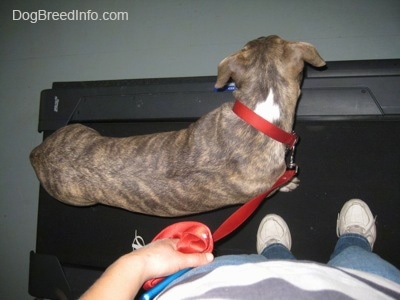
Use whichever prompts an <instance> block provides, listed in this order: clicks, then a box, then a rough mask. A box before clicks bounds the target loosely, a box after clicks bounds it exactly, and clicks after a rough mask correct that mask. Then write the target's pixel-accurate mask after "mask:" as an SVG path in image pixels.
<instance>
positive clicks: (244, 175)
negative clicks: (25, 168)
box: [30, 36, 325, 217]
mask: <svg viewBox="0 0 400 300" xmlns="http://www.w3.org/2000/svg"><path fill="white" fill-rule="evenodd" d="M304 62H308V63H310V64H312V65H314V66H317V67H319V66H323V65H324V64H325V62H324V61H323V60H322V58H321V57H320V56H319V54H318V53H317V51H316V49H315V48H314V47H313V46H312V45H310V44H307V43H301V42H287V41H284V40H282V39H281V38H279V37H277V36H269V37H262V38H259V39H256V40H253V41H250V42H249V43H247V44H246V45H245V47H244V48H243V49H242V50H240V51H238V52H235V53H233V54H232V55H230V56H228V57H227V58H225V59H224V60H223V61H222V62H221V63H220V64H219V66H218V77H217V82H216V84H215V87H217V88H220V87H222V86H224V85H225V84H226V83H227V82H228V80H229V79H230V78H232V79H233V81H234V82H235V83H236V86H237V90H236V91H235V92H234V96H235V97H236V98H237V99H240V100H241V101H242V102H243V103H244V104H246V105H247V106H248V107H250V108H251V109H254V108H255V106H256V104H257V103H259V102H262V101H265V99H266V98H267V96H268V93H269V90H270V89H271V88H272V90H273V91H274V101H275V103H276V104H278V105H279V108H280V116H281V117H280V118H279V119H278V120H277V121H276V122H275V123H276V125H277V126H279V127H281V128H282V129H284V130H286V131H291V129H292V126H293V121H294V115H295V108H296V104H297V99H298V96H299V94H300V83H301V78H302V70H303V67H304ZM232 105H233V103H225V104H223V105H221V106H220V107H219V108H217V109H215V110H214V111H212V112H210V113H208V114H206V115H204V116H203V117H201V118H200V119H199V120H198V121H197V122H195V123H193V124H191V125H190V126H189V127H188V128H186V129H183V130H179V131H173V132H165V133H156V134H150V135H144V136H132V137H126V138H113V137H104V136H101V135H100V134H99V133H98V132H97V131H95V130H93V129H91V128H89V127H86V126H83V125H80V124H73V125H68V126H65V127H63V128H61V129H59V130H57V131H56V132H55V133H54V134H52V135H51V136H49V137H48V138H47V139H45V141H44V142H43V143H42V144H41V145H39V146H38V147H36V148H35V149H34V150H33V151H32V153H31V155H30V159H31V163H32V165H33V167H34V169H35V172H36V174H37V176H38V178H39V180H40V182H41V184H42V186H43V187H44V188H45V189H46V191H47V192H48V193H49V194H50V195H51V196H53V197H54V198H56V199H58V200H60V201H62V202H64V203H68V204H73V205H79V206H85V205H93V204H96V203H102V204H105V205H110V206H116V207H120V208H123V209H126V210H130V211H134V212H140V213H144V214H150V215H158V216H169V217H171V216H181V215H189V214H193V213H199V212H205V211H210V210H214V209H217V208H220V207H223V206H227V205H233V204H239V203H245V202H246V201H248V200H249V199H251V198H252V197H254V196H255V195H257V194H259V193H261V192H264V191H265V190H267V189H268V188H270V187H271V186H272V185H273V184H274V182H275V181H276V180H277V178H278V177H279V176H280V175H281V174H282V173H283V172H284V170H285V167H286V164H285V159H284V157H285V146H284V145H283V144H281V143H279V142H277V141H274V140H272V139H271V138H269V137H267V136H265V135H264V134H262V133H260V132H258V131H257V130H255V129H253V128H252V127H251V126H249V125H248V124H246V123H245V122H243V121H242V120H241V119H239V118H238V117H237V116H236V115H235V114H234V113H233V112H232ZM295 186H297V185H296V184H292V187H291V188H295ZM291 188H289V189H291Z"/></svg>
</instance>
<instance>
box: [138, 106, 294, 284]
mask: <svg viewBox="0 0 400 300" xmlns="http://www.w3.org/2000/svg"><path fill="white" fill-rule="evenodd" d="M232 110H233V112H234V113H235V114H236V115H238V117H240V118H241V119H242V120H243V121H245V122H246V123H248V124H249V125H251V126H253V127H254V128H255V129H257V130H258V131H260V132H262V133H264V134H265V135H267V136H269V137H270V138H273V139H274V140H276V141H278V142H281V143H283V144H285V145H286V146H287V149H288V150H289V151H290V152H291V155H290V162H289V165H288V166H287V169H286V171H285V172H284V173H283V174H282V175H281V177H279V178H278V180H277V181H276V182H275V184H274V185H273V186H272V187H271V188H270V189H268V190H267V191H265V192H264V193H262V194H260V195H258V196H256V197H255V198H253V199H251V200H250V201H249V202H247V203H245V204H243V205H242V206H241V207H239V208H238V209H237V210H236V211H235V212H234V213H233V214H232V215H230V216H229V217H228V219H226V220H225V221H224V222H223V223H222V224H221V225H220V226H219V227H218V228H217V230H216V231H215V232H214V233H213V234H212V235H211V232H210V229H209V228H208V227H207V226H206V225H205V224H202V223H199V222H191V221H188V222H179V223H175V224H172V225H170V226H168V227H166V228H165V229H164V230H162V231H161V232H160V233H159V234H158V235H157V236H156V237H155V238H154V239H153V241H155V240H158V239H163V238H176V239H179V242H178V245H177V250H178V251H181V252H183V253H203V252H211V251H212V250H213V247H214V242H216V241H218V240H220V239H222V238H224V237H226V236H227V235H229V234H230V233H232V232H233V231H234V230H236V229H237V228H238V227H239V226H240V225H242V224H243V222H244V221H246V220H247V219H248V218H249V217H250V216H251V215H252V214H253V212H254V211H255V210H256V209H257V207H258V206H259V205H260V204H261V202H262V201H263V200H264V199H265V197H267V196H268V195H269V194H270V193H272V192H273V191H275V190H276V189H278V188H279V187H281V186H283V185H284V184H286V183H288V182H289V181H290V180H291V179H292V178H293V177H294V176H295V175H296V173H297V166H296V165H295V164H294V162H293V156H294V148H295V144H296V142H297V139H298V138H297V135H296V134H295V133H287V132H286V131H284V130H282V129H280V128H279V127H277V126H275V125H274V124H272V123H270V122H268V121H267V120H265V119H264V118H262V117H260V116H259V115H257V114H256V113H255V112H254V111H252V110H251V109H250V108H248V107H247V106H246V105H244V104H243V103H241V102H240V101H236V102H235V104H234V106H233V108H232ZM162 280H163V278H155V279H152V280H149V281H147V282H146V283H145V284H144V286H143V288H144V289H149V288H151V287H153V286H155V285H156V284H157V283H159V282H160V281H162Z"/></svg>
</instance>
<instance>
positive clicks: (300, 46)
mask: <svg viewBox="0 0 400 300" xmlns="http://www.w3.org/2000/svg"><path fill="white" fill-rule="evenodd" d="M304 62H306V63H309V64H311V65H313V66H315V67H322V66H324V65H325V62H324V60H323V59H322V58H321V56H320V55H319V54H318V52H317V50H316V49H315V47H314V46H312V45H311V44H308V43H304V42H288V41H285V40H283V39H281V38H280V37H278V36H276V35H273V36H268V37H260V38H258V39H255V40H253V41H250V42H248V43H247V44H246V45H245V46H244V48H243V49H241V50H239V51H237V52H235V53H233V54H231V55H230V56H228V57H226V58H225V59H224V60H222V61H221V63H220V64H219V66H218V77H217V82H216V84H215V88H222V87H224V86H225V85H226V84H227V82H228V81H229V79H232V80H233V81H234V82H235V85H236V88H237V90H236V91H235V97H236V98H238V99H240V100H241V101H243V102H244V103H246V104H247V105H248V106H249V107H251V108H253V109H254V108H255V106H256V105H257V103H259V102H261V101H265V99H266V97H267V96H268V94H269V92H270V90H271V89H272V90H273V92H274V95H275V96H274V97H275V100H276V101H277V102H278V103H279V102H282V101H284V102H285V105H288V104H290V103H292V104H293V105H295V104H296V103H297V98H298V97H299V95H300V84H301V80H302V71H303V68H304ZM288 102H289V103H288Z"/></svg>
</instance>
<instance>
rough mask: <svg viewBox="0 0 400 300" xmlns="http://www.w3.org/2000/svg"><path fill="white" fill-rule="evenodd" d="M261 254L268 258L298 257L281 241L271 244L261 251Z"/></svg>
mask: <svg viewBox="0 0 400 300" xmlns="http://www.w3.org/2000/svg"><path fill="white" fill-rule="evenodd" d="M261 255H262V256H264V257H265V258H266V259H292V260H293V259H296V258H295V257H294V255H293V254H292V252H290V250H289V249H288V248H286V247H285V246H284V245H282V244H279V243H274V244H271V245H269V246H268V247H266V248H265V249H264V250H263V251H262V252H261Z"/></svg>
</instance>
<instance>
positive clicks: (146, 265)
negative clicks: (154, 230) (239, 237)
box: [80, 239, 214, 300]
mask: <svg viewBox="0 0 400 300" xmlns="http://www.w3.org/2000/svg"><path fill="white" fill-rule="evenodd" d="M178 241H179V239H160V240H157V241H154V242H152V243H150V244H148V245H146V246H144V247H142V248H140V249H138V250H135V251H132V252H130V253H128V254H125V255H123V256H121V257H120V258H119V259H117V260H116V261H115V262H114V263H113V264H112V265H111V266H109V267H108V268H107V270H106V271H105V272H104V273H103V275H102V276H101V277H100V278H99V279H98V280H97V281H96V282H95V283H94V284H93V285H92V286H91V287H90V288H89V289H88V290H87V291H86V292H85V293H84V294H83V295H82V296H81V298H80V299H81V300H92V299H93V300H102V299H132V298H133V297H134V296H135V295H136V293H137V292H138V291H139V289H140V287H141V286H142V285H143V283H144V282H145V281H147V280H149V279H153V278H158V277H164V276H167V275H170V274H173V273H176V272H178V271H179V270H182V269H185V268H192V267H198V266H201V265H204V264H207V263H209V262H211V261H212V260H213V259H214V256H213V255H212V254H211V253H192V254H185V253H182V252H179V251H178V250H177V244H178Z"/></svg>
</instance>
